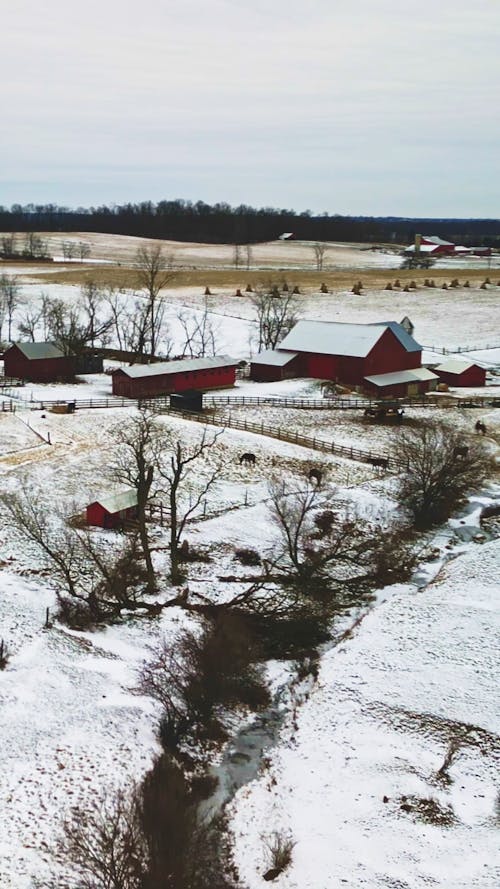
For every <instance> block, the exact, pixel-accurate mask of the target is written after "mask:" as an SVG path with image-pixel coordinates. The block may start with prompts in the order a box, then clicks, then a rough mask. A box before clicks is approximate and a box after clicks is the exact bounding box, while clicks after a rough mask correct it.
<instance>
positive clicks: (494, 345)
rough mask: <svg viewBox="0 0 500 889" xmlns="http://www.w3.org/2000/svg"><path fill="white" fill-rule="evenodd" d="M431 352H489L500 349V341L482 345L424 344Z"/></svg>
mask: <svg viewBox="0 0 500 889" xmlns="http://www.w3.org/2000/svg"><path fill="white" fill-rule="evenodd" d="M422 348H423V349H427V351H429V352H438V353H439V354H440V355H455V354H461V353H462V352H487V351H488V350H490V349H500V343H486V344H485V343H482V344H481V345H480V346H478V345H476V346H453V347H451V346H450V347H449V348H446V347H445V346H422Z"/></svg>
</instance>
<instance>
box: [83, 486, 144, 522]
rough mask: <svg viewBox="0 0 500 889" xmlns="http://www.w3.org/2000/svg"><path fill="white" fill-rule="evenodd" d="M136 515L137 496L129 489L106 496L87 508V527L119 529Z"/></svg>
mask: <svg viewBox="0 0 500 889" xmlns="http://www.w3.org/2000/svg"><path fill="white" fill-rule="evenodd" d="M136 515H137V494H136V492H135V491H132V490H131V489H129V490H127V491H120V492H118V493H117V494H106V495H105V496H104V497H101V498H100V499H99V500H94V502H93V503H89V505H88V506H87V525H97V527H98V528H119V527H120V526H121V525H122V524H123V522H124V521H126V520H127V519H133V518H135V517H136Z"/></svg>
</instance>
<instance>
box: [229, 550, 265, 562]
mask: <svg viewBox="0 0 500 889" xmlns="http://www.w3.org/2000/svg"><path fill="white" fill-rule="evenodd" d="M234 558H235V559H236V560H237V561H238V562H241V564H242V565H247V566H256V565H261V564H262V559H261V557H260V555H259V553H258V552H257V550H256V549H250V548H247V549H245V548H244V549H236V550H235V551H234Z"/></svg>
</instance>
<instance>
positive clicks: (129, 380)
mask: <svg viewBox="0 0 500 889" xmlns="http://www.w3.org/2000/svg"><path fill="white" fill-rule="evenodd" d="M237 366H238V361H237V360H236V359H234V358H229V357H228V356H227V355H223V356H219V357H216V358H187V359H182V360H179V361H160V362H158V364H133V365H132V366H131V367H120V368H119V369H118V370H115V371H114V373H113V395H121V396H122V397H125V398H153V397H154V396H155V395H168V394H170V393H172V392H184V391H185V390H187V389H201V390H206V389H223V388H225V387H227V386H234V383H235V380H236V367H237Z"/></svg>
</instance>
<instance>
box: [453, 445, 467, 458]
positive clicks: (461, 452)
mask: <svg viewBox="0 0 500 889" xmlns="http://www.w3.org/2000/svg"><path fill="white" fill-rule="evenodd" d="M468 453H469V447H468V445H459V446H458V447H456V448H453V458H454V459H456V458H457V457H466V456H467V454H468Z"/></svg>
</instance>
